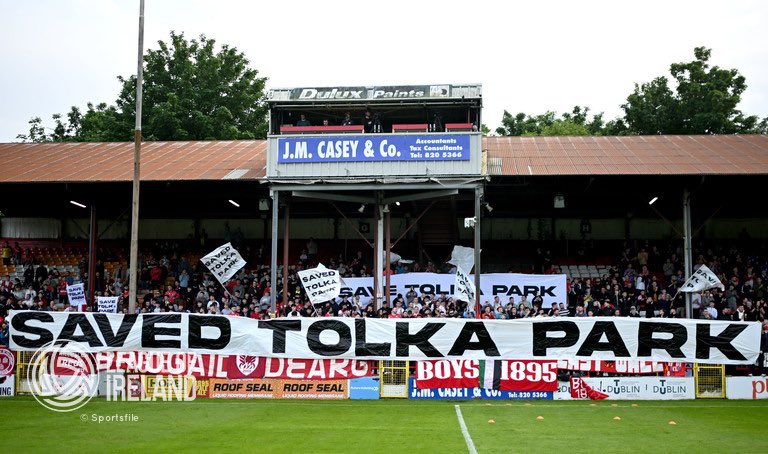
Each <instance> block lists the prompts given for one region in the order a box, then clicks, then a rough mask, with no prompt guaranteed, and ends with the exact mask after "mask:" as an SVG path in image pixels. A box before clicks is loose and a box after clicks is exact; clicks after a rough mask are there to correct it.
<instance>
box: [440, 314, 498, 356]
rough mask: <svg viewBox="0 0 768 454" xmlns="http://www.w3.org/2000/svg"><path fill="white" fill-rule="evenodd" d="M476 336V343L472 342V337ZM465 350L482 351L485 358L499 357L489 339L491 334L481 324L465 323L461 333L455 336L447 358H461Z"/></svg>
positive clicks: (491, 340)
mask: <svg viewBox="0 0 768 454" xmlns="http://www.w3.org/2000/svg"><path fill="white" fill-rule="evenodd" d="M475 334H476V335H477V342H471V341H472V335H475ZM467 350H482V351H483V352H485V354H486V356H491V357H493V356H501V354H499V349H498V348H497V347H496V343H495V342H494V341H493V339H492V338H491V333H489V332H488V330H487V329H486V328H485V323H483V322H466V323H464V326H463V327H462V328H461V332H460V333H459V335H458V336H456V342H454V343H453V347H451V351H449V352H448V356H463V355H464V352H466V351H467Z"/></svg>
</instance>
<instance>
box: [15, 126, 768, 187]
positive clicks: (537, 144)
mask: <svg viewBox="0 0 768 454" xmlns="http://www.w3.org/2000/svg"><path fill="white" fill-rule="evenodd" d="M266 146H267V143H266V141H263V140H244V141H209V142H145V143H144V144H143V145H142V155H141V156H142V158H141V176H142V180H144V181H165V180H188V181H195V180H222V179H241V180H243V179H245V180H253V179H260V178H264V177H265V174H266ZM483 149H484V150H486V151H487V152H488V172H489V174H490V175H499V176H501V175H504V176H516V175H642V174H654V175H656V174H661V175H691V174H695V175H699V174H733V175H741V174H756V175H760V174H768V136H765V135H729V136H620V137H485V138H484V139H483ZM0 163H2V172H0V182H6V183H10V182H86V181H94V182H98V181H131V179H132V178H133V143H131V142H125V143H45V144H27V143H6V144H0Z"/></svg>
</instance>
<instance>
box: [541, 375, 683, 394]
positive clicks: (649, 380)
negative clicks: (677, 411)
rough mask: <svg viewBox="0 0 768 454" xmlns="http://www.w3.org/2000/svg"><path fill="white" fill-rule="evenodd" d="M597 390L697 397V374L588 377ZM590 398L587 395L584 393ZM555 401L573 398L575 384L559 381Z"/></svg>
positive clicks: (616, 392)
mask: <svg viewBox="0 0 768 454" xmlns="http://www.w3.org/2000/svg"><path fill="white" fill-rule="evenodd" d="M581 380H583V381H584V382H585V383H586V384H587V385H589V386H590V387H591V388H592V389H594V390H596V391H600V392H602V393H605V394H608V397H606V399H615V400H682V399H695V398H696V389H695V387H694V382H693V377H589V378H587V377H584V378H581ZM584 398H585V399H586V398H587V397H586V395H585V396H584ZM554 399H555V400H572V399H574V398H573V397H571V384H570V383H569V382H562V381H561V382H558V390H557V391H556V392H555V394H554Z"/></svg>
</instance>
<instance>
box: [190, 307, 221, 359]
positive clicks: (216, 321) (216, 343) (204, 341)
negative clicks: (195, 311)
mask: <svg viewBox="0 0 768 454" xmlns="http://www.w3.org/2000/svg"><path fill="white" fill-rule="evenodd" d="M204 326H208V327H212V328H217V329H218V330H219V337H217V338H215V339H213V338H208V337H206V338H204V337H203V327H204ZM231 338H232V326H231V325H230V323H229V318H228V317H207V316H203V315H190V316H189V338H188V339H189V348H202V349H206V350H222V349H224V348H226V346H227V345H229V340H230V339H231Z"/></svg>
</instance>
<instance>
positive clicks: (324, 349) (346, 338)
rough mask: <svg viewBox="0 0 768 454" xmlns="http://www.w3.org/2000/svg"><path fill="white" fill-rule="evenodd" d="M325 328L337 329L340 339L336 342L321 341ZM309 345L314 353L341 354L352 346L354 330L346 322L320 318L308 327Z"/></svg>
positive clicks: (321, 354) (323, 354) (325, 354)
mask: <svg viewBox="0 0 768 454" xmlns="http://www.w3.org/2000/svg"><path fill="white" fill-rule="evenodd" d="M325 330H331V331H335V332H336V334H338V335H339V341H338V342H336V343H335V344H324V343H322V342H320V334H321V333H322V332H323V331H325ZM307 345H308V346H309V349H310V350H312V353H315V354H317V355H320V356H337V355H341V354H343V353H346V352H347V351H349V348H350V347H352V332H351V331H350V329H349V326H347V325H346V323H344V322H340V321H338V320H320V321H317V322H314V323H312V324H311V325H309V329H307Z"/></svg>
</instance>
